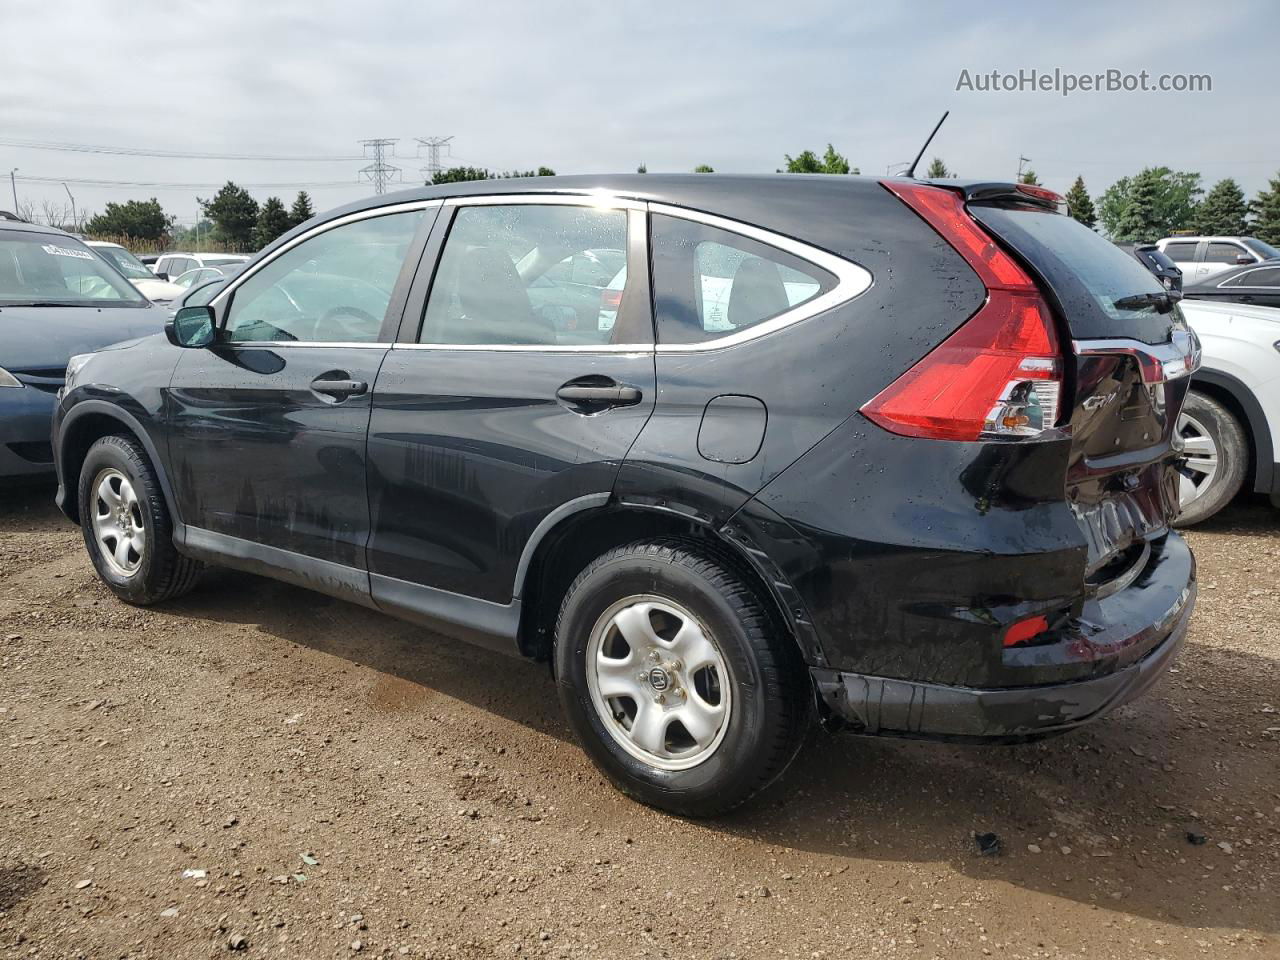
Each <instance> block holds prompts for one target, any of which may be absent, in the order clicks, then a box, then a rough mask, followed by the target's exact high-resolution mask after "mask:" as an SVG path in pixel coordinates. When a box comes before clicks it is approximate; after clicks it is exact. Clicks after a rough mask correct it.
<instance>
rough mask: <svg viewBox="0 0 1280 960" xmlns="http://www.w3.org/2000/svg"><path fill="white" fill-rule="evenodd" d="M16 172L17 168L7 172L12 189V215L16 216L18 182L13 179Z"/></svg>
mask: <svg viewBox="0 0 1280 960" xmlns="http://www.w3.org/2000/svg"><path fill="white" fill-rule="evenodd" d="M17 172H18V168H17V167H14V168H13V169H12V170H10V171H9V186H10V187H11V188H13V215H14V216H15V217H16V216H17V215H18V181H17V180H16V179H15V178H14V176H13V175H14V174H15V173H17Z"/></svg>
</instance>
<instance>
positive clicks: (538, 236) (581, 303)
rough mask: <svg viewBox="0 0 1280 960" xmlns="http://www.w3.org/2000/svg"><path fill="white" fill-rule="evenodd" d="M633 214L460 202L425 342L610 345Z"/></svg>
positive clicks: (617, 330) (623, 336)
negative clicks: (465, 203) (468, 204)
mask: <svg viewBox="0 0 1280 960" xmlns="http://www.w3.org/2000/svg"><path fill="white" fill-rule="evenodd" d="M626 250H627V214H626V211H625V210H611V209H603V208H599V207H590V206H575V205H566V204H556V205H552V204H536V203H529V204H510V205H494V206H488V205H476V206H461V207H459V208H458V211H457V213H456V214H455V215H454V219H453V225H452V226H451V227H450V229H449V237H448V240H446V241H445V246H444V251H443V252H442V253H441V255H440V263H439V265H438V267H437V268H436V274H435V279H434V281H433V282H432V285H431V296H430V298H429V300H428V301H427V307H426V312H425V315H424V316H423V322H422V330H421V332H420V334H419V337H418V340H419V342H420V343H438V344H474V345H477V346H484V345H493V346H549V347H551V346H565V345H585V346H590V345H604V344H611V343H622V342H635V341H637V339H648V338H647V337H643V334H641V335H638V336H637V335H628V334H627V333H626V332H624V331H623V329H622V327H621V326H619V325H618V324H617V322H616V321H617V317H618V311H619V306H620V304H621V302H622V299H623V297H624V296H625V294H626V290H627V282H626V269H625V268H626V259H627V258H626Z"/></svg>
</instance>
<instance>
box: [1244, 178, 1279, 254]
mask: <svg viewBox="0 0 1280 960" xmlns="http://www.w3.org/2000/svg"><path fill="white" fill-rule="evenodd" d="M1267 187H1268V189H1266V190H1261V191H1259V192H1258V195H1257V197H1255V198H1254V201H1253V203H1252V204H1251V205H1250V206H1251V208H1252V210H1253V215H1254V217H1255V218H1256V219H1255V220H1254V221H1253V226H1252V227H1251V228H1250V232H1251V233H1252V234H1253V235H1254V236H1255V237H1257V238H1258V239H1259V240H1262V241H1264V242H1266V243H1271V244H1280V174H1276V175H1275V176H1274V177H1272V178H1271V181H1270V182H1269V183H1268V184H1267Z"/></svg>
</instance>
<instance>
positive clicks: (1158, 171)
mask: <svg viewBox="0 0 1280 960" xmlns="http://www.w3.org/2000/svg"><path fill="white" fill-rule="evenodd" d="M1143 177H1146V178H1147V179H1149V180H1150V182H1151V184H1152V185H1154V187H1155V200H1154V204H1155V214H1154V217H1155V223H1156V226H1157V229H1156V231H1155V236H1154V237H1152V238H1151V239H1153V240H1154V239H1158V238H1160V237H1167V236H1169V235H1170V234H1171V233H1173V232H1174V231H1175V230H1187V229H1190V227H1191V222H1192V219H1193V217H1194V216H1195V209H1196V200H1197V198H1198V197H1199V196H1200V193H1201V189H1200V174H1198V173H1189V172H1182V171H1176V170H1171V169H1169V168H1168V167H1147V168H1146V169H1144V170H1143V171H1141V172H1140V173H1139V174H1137V175H1136V176H1133V177H1121V178H1120V179H1119V180H1117V181H1116V182H1115V183H1113V184H1112V185H1111V186H1109V187H1107V189H1106V190H1105V191H1104V192H1103V194H1102V196H1101V197H1099V198H1098V220H1099V221H1100V222H1101V223H1102V228H1103V230H1105V231H1106V234H1107V236H1108V237H1110V238H1111V239H1112V240H1114V241H1115V242H1116V243H1137V242H1138V241H1136V240H1125V239H1123V238H1121V237H1120V236H1119V235H1117V232H1116V230H1117V225H1118V224H1119V222H1120V220H1121V218H1122V217H1124V215H1125V207H1126V206H1127V205H1128V202H1129V196H1130V194H1131V193H1132V191H1133V190H1134V188H1135V184H1136V183H1137V182H1138V180H1139V179H1140V178H1143Z"/></svg>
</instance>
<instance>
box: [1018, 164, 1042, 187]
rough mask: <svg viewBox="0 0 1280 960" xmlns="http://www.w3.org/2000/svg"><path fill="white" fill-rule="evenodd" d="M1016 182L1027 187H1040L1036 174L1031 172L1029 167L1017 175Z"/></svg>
mask: <svg viewBox="0 0 1280 960" xmlns="http://www.w3.org/2000/svg"><path fill="white" fill-rule="evenodd" d="M1018 182H1019V183H1025V184H1027V185H1028V186H1032V187H1038V186H1040V179H1039V177H1037V176H1036V172H1035V171H1034V170H1032V169H1031V168H1030V167H1028V168H1027V169H1026V170H1025V171H1024V172H1023V173H1022V174H1020V175H1019V177H1018Z"/></svg>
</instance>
